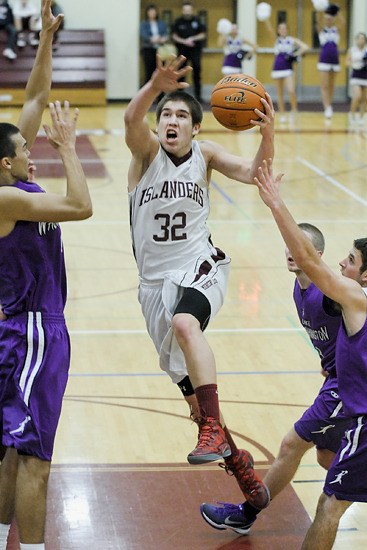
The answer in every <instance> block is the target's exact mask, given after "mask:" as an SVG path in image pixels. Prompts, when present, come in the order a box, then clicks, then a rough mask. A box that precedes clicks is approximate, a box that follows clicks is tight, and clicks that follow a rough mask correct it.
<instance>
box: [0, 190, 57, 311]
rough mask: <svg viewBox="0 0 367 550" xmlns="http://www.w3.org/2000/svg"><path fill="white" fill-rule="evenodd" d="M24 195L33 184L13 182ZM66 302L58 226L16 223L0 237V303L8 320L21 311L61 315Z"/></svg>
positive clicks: (36, 191) (30, 191)
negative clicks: (8, 231)
mask: <svg viewBox="0 0 367 550" xmlns="http://www.w3.org/2000/svg"><path fill="white" fill-rule="evenodd" d="M14 187H17V188H18V189H22V190H23V191H26V192H28V193H43V192H44V191H43V189H42V188H41V187H40V186H39V185H37V184H36V183H31V182H27V183H24V182H17V183H15V184H14ZM65 301H66V274H65V263H64V251H63V245H62V240H61V231H60V227H59V224H57V223H49V222H30V221H18V222H17V223H16V224H15V226H14V229H13V230H12V231H11V233H9V235H6V236H5V237H2V238H0V304H1V306H2V310H3V312H4V313H5V314H6V315H7V316H8V317H9V316H12V315H16V314H19V313H22V312H24V311H42V312H44V313H53V314H62V313H63V311H64V306H65Z"/></svg>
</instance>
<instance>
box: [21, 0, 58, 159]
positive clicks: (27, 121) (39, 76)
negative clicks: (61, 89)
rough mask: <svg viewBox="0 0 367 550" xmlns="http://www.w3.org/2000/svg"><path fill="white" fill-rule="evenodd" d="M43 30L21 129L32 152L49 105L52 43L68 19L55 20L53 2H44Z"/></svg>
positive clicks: (48, 0) (26, 95)
mask: <svg viewBox="0 0 367 550" xmlns="http://www.w3.org/2000/svg"><path fill="white" fill-rule="evenodd" d="M41 17H42V30H41V34H40V42H39V45H38V49H37V54H36V59H35V61H34V65H33V68H32V71H31V74H30V76H29V79H28V83H27V86H26V89H25V103H24V106H23V108H22V111H21V114H20V117H19V121H18V128H19V130H20V133H21V134H22V136H23V137H24V138H25V139H26V141H27V146H28V149H30V148H31V147H32V145H33V143H34V140H35V139H36V136H37V132H38V130H39V127H40V124H41V119H42V113H43V111H44V110H45V107H46V105H47V101H48V96H49V93H50V88H51V78H52V40H53V36H54V34H55V32H56V31H57V29H58V28H59V26H60V23H61V21H62V19H63V17H64V15H63V14H60V15H58V16H57V17H54V16H53V15H52V12H51V0H42V5H41Z"/></svg>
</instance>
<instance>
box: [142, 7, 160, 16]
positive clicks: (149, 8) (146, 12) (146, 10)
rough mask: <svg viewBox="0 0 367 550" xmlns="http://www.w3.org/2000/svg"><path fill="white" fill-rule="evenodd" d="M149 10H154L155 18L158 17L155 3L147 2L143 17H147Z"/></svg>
mask: <svg viewBox="0 0 367 550" xmlns="http://www.w3.org/2000/svg"><path fill="white" fill-rule="evenodd" d="M149 10H155V13H156V19H159V13H158V8H157V6H156V5H155V4H148V5H147V7H146V8H145V18H147V17H148V11H149Z"/></svg>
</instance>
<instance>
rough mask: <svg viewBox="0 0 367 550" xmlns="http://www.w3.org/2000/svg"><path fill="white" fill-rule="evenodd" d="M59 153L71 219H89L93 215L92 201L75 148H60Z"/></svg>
mask: <svg viewBox="0 0 367 550" xmlns="http://www.w3.org/2000/svg"><path fill="white" fill-rule="evenodd" d="M59 153H60V156H61V159H62V162H63V165H64V168H65V173H66V182H67V189H66V199H67V201H68V207H69V208H70V210H71V211H72V212H73V219H81V220H82V219H85V218H89V217H90V216H91V215H92V213H93V209H92V201H91V198H90V194H89V189H88V185H87V180H86V178H85V174H84V171H83V168H82V165H81V162H80V160H79V158H78V156H77V154H76V151H75V148H74V147H72V146H62V147H60V148H59Z"/></svg>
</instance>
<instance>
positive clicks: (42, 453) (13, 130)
mask: <svg viewBox="0 0 367 550" xmlns="http://www.w3.org/2000/svg"><path fill="white" fill-rule="evenodd" d="M62 17H63V16H62V15H61V16H58V17H56V18H55V17H54V16H53V15H52V12H51V0H42V31H41V35H40V44H39V48H38V52H37V56H36V60H35V64H34V67H33V70H32V73H31V75H30V78H29V81H28V84H27V89H26V102H25V105H24V107H23V109H22V112H21V116H20V119H19V127H16V126H14V125H12V124H7V123H1V124H0V305H1V307H0V319H1V321H0V365H1V367H0V388H1V393H0V414H1V421H2V443H3V445H4V446H5V447H6V448H7V450H6V454H5V458H4V461H3V463H2V465H1V476H0V495H1V496H2V498H1V499H0V549H5V548H6V538H7V534H8V531H9V524H10V522H11V521H12V519H13V516H14V513H15V520H16V523H17V527H18V532H19V537H20V542H21V548H22V549H27V548H30V547H31V548H32V549H36V548H37V549H42V548H44V530H45V517H46V494H47V482H48V476H49V472H50V465H51V458H52V452H53V444H54V438H55V432H56V428H57V424H58V420H59V416H60V411H61V403H62V398H63V394H64V390H65V386H66V382H67V376H68V368H69V362H70V345H69V336H68V332H67V329H66V326H65V320H64V314H63V311H64V306H65V300H66V276H65V265H64V253H63V246H62V241H61V234H60V228H59V225H58V222H60V221H67V220H76V219H84V218H87V217H89V216H90V215H91V213H92V206H91V201H90V197H89V192H88V187H87V184H86V180H85V176H84V173H83V170H82V167H81V164H80V161H79V159H78V157H77V155H76V151H75V126H76V122H77V116H78V111H77V110H76V111H75V114H74V116H70V113H69V105H68V103H67V102H65V107H64V109H62V108H61V105H60V103H59V102H56V104H55V105H53V104H50V112H51V118H52V128H50V127H49V126H47V125H46V126H44V129H45V132H46V135H47V138H48V140H49V142H50V144H51V145H52V146H53V147H54V148H55V149H57V150H58V152H59V154H60V157H61V160H62V162H63V164H64V168H65V173H66V178H67V190H66V193H65V194H64V195H55V194H49V193H47V194H46V193H44V191H43V190H42V189H41V188H40V187H39V186H38V185H37V184H36V183H33V182H29V181H27V179H28V168H29V149H30V148H31V146H32V144H33V143H34V141H35V138H36V135H37V131H38V129H39V126H40V122H41V118H42V113H43V111H44V108H45V106H46V103H47V98H48V95H49V91H50V84H51V72H52V40H53V36H54V33H55V32H56V31H57V29H58V27H59V25H60V23H61V20H62ZM8 474H10V475H8Z"/></svg>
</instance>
